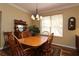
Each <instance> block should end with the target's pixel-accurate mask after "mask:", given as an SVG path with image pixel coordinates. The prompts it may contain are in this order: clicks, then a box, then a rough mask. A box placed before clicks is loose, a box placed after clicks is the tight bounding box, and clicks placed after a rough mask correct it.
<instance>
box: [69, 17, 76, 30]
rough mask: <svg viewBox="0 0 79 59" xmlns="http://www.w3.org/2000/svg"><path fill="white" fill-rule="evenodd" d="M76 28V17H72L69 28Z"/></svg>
mask: <svg viewBox="0 0 79 59" xmlns="http://www.w3.org/2000/svg"><path fill="white" fill-rule="evenodd" d="M75 28H76V18H75V17H70V18H69V19H68V30H75Z"/></svg>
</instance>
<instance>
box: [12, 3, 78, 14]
mask: <svg viewBox="0 0 79 59" xmlns="http://www.w3.org/2000/svg"><path fill="white" fill-rule="evenodd" d="M13 5H15V6H17V7H18V8H19V9H23V10H25V11H27V12H30V13H35V10H36V7H37V9H38V11H39V13H44V12H46V11H50V10H57V9H62V8H67V7H71V6H75V5H79V4H77V3H14V4H13Z"/></svg>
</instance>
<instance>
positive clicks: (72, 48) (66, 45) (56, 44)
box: [52, 43, 76, 49]
mask: <svg viewBox="0 0 79 59" xmlns="http://www.w3.org/2000/svg"><path fill="white" fill-rule="evenodd" d="M52 44H54V45H58V46H62V47H68V48H72V49H76V47H71V46H67V45H62V44H57V43H52Z"/></svg>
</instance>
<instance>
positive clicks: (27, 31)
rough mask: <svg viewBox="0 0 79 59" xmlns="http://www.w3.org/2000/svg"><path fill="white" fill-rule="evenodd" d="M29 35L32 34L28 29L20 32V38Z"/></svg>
mask: <svg viewBox="0 0 79 59" xmlns="http://www.w3.org/2000/svg"><path fill="white" fill-rule="evenodd" d="M29 36H32V34H31V33H30V31H29V30H28V29H27V30H25V31H23V32H22V33H21V37H22V38H26V37H29Z"/></svg>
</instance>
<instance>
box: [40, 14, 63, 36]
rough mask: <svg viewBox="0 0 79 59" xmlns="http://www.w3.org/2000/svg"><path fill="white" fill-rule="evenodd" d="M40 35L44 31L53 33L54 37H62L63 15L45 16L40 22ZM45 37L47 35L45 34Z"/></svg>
mask: <svg viewBox="0 0 79 59" xmlns="http://www.w3.org/2000/svg"><path fill="white" fill-rule="evenodd" d="M40 25H41V34H44V33H43V32H44V31H48V32H49V33H54V35H55V36H63V15H62V14H58V15H53V16H45V17H43V19H42V20H41V23H40ZM45 35H47V34H45Z"/></svg>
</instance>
